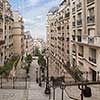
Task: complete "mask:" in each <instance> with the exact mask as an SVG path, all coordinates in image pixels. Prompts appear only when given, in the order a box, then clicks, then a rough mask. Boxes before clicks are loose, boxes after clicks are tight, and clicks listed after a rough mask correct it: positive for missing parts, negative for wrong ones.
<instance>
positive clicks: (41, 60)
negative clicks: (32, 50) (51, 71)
mask: <svg viewBox="0 0 100 100" xmlns="http://www.w3.org/2000/svg"><path fill="white" fill-rule="evenodd" d="M38 64H39V65H40V66H44V67H45V66H46V60H45V59H44V56H42V55H39V58H38Z"/></svg>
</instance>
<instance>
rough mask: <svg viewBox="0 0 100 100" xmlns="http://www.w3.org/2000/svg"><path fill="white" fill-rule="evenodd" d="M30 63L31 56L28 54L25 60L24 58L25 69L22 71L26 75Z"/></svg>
mask: <svg viewBox="0 0 100 100" xmlns="http://www.w3.org/2000/svg"><path fill="white" fill-rule="evenodd" d="M31 62H32V56H31V55H30V54H29V55H26V58H25V63H26V64H25V67H24V69H25V70H26V74H28V73H29V68H30V64H31Z"/></svg>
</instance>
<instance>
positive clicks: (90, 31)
mask: <svg viewBox="0 0 100 100" xmlns="http://www.w3.org/2000/svg"><path fill="white" fill-rule="evenodd" d="M94 32H95V30H94V29H93V28H92V29H88V43H94Z"/></svg>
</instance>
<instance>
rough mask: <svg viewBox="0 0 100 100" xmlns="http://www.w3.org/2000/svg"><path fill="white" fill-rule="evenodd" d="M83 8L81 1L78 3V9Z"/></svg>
mask: <svg viewBox="0 0 100 100" xmlns="http://www.w3.org/2000/svg"><path fill="white" fill-rule="evenodd" d="M81 8H82V3H81V2H79V3H78V4H77V10H79V9H81Z"/></svg>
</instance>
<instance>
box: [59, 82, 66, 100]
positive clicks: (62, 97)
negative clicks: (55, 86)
mask: <svg viewBox="0 0 100 100" xmlns="http://www.w3.org/2000/svg"><path fill="white" fill-rule="evenodd" d="M60 88H61V89H62V96H61V100H64V89H65V88H66V85H65V83H64V82H62V84H61V86H60Z"/></svg>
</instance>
